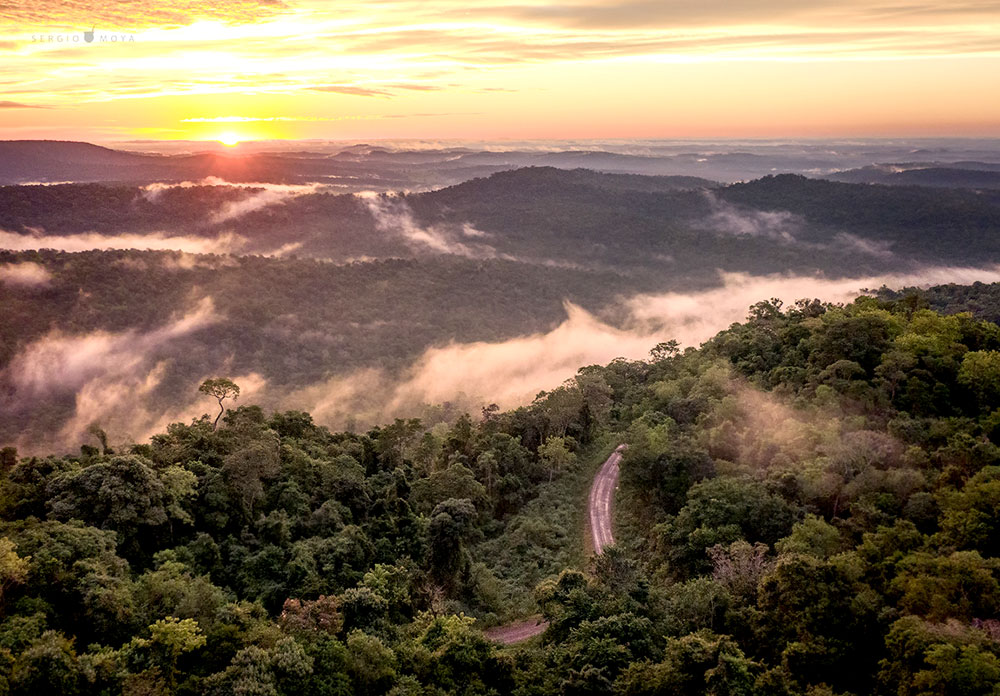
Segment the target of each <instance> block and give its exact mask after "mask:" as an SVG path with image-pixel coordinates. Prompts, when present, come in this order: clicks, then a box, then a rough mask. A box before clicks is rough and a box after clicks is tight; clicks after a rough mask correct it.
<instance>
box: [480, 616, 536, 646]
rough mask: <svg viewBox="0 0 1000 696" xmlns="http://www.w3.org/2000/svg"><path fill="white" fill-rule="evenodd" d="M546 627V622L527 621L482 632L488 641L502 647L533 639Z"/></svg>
mask: <svg viewBox="0 0 1000 696" xmlns="http://www.w3.org/2000/svg"><path fill="white" fill-rule="evenodd" d="M548 625H549V622H548V621H542V620H541V619H529V620H527V621H518V622H517V623H509V624H505V625H503V626H497V627H496V628H491V629H488V630H486V631H484V634H485V635H486V637H487V638H489V639H490V640H495V641H497V642H498V643H503V644H504V645H513V644H514V643H521V642H524V641H526V640H528V639H529V638H534V637H535V636H537V635H538V634H540V633H541V632H542V631H544V630H545V629H546V628H548Z"/></svg>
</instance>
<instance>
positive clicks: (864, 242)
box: [833, 232, 894, 259]
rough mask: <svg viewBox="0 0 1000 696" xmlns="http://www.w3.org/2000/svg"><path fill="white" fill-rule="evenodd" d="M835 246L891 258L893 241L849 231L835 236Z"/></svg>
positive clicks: (881, 257) (867, 254)
mask: <svg viewBox="0 0 1000 696" xmlns="http://www.w3.org/2000/svg"><path fill="white" fill-rule="evenodd" d="M833 246H835V247H836V246H839V247H841V248H843V249H847V250H848V251H851V252H855V253H859V254H864V255H865V256H873V257H875V258H877V259H891V258H893V256H894V254H893V253H892V242H885V241H881V240H877V239H865V238H864V237H859V236H857V235H855V234H850V233H849V232H840V233H838V234H836V235H834V237H833Z"/></svg>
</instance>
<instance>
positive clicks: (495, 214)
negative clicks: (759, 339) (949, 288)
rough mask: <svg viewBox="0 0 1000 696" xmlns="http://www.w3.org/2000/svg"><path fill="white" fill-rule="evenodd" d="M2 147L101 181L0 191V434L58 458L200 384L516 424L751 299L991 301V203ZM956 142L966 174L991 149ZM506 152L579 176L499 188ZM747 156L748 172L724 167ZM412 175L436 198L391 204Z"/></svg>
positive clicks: (157, 414)
mask: <svg viewBox="0 0 1000 696" xmlns="http://www.w3.org/2000/svg"><path fill="white" fill-rule="evenodd" d="M303 145H305V144H303ZM308 145H309V146H310V147H312V146H313V145H314V144H313V143H309V144H308ZM4 147H6V148H8V152H20V153H21V155H20V156H21V158H22V159H20V160H17V161H15V160H2V161H3V162H4V163H5V166H7V168H8V169H7V170H6V171H8V174H7V175H8V176H12V177H13V176H14V175H12V174H10V172H13V171H15V170H17V171H21V174H19V175H18V176H20V177H21V178H26V175H25V174H24V168H30V166H35V167H42V166H51V167H53V168H58V167H61V166H65V167H67V169H66V171H67V172H73V171H76V172H77V173H82V175H81V178H83V179H88V178H89V177H90V176H99V177H103V179H102V181H103V183H94V182H89V183H61V184H52V185H19V186H4V187H0V248H4V249H6V250H7V251H4V252H0V302H2V303H3V305H4V308H5V314H6V316H7V317H9V318H10V321H7V322H5V323H4V325H3V326H2V335H0V339H2V344H0V386H2V389H0V408H2V410H3V413H4V416H5V417H4V418H3V419H2V426H0V440H3V441H5V442H16V443H17V444H18V445H19V446H20V447H21V448H22V451H34V450H36V449H38V448H39V447H48V448H52V447H68V448H74V447H76V446H77V444H78V443H79V441H80V439H81V438H84V437H86V434H85V431H86V428H87V427H88V426H89V425H90V424H92V423H94V422H98V423H100V424H101V425H102V426H103V427H104V428H105V429H106V431H107V432H108V433H109V434H110V436H111V437H113V438H119V439H123V440H125V439H129V438H141V437H142V436H143V434H144V433H147V432H150V431H151V430H153V429H156V428H158V427H162V425H163V424H164V422H166V421H167V420H171V419H178V418H179V419H181V420H184V419H186V418H189V417H193V416H196V415H198V414H199V413H200V410H199V409H200V408H202V407H201V406H200V405H199V403H200V402H199V398H198V396H197V394H196V392H195V387H196V386H197V383H198V382H199V380H201V379H203V378H204V377H206V376H208V375H211V374H217V373H226V374H233V375H237V376H242V377H243V380H244V384H245V387H246V389H247V392H248V393H250V394H254V398H255V399H257V400H258V401H259V402H260V403H263V404H267V405H272V406H276V407H277V406H280V407H288V408H309V409H310V410H311V411H313V412H314V413H315V415H316V417H317V418H319V419H321V420H323V421H325V422H328V423H331V424H340V425H343V424H346V423H358V424H364V423H372V422H378V420H380V419H384V418H387V417H390V416H395V415H407V414H414V413H431V412H432V411H429V410H428V408H429V406H428V405H429V404H439V403H444V402H448V403H450V404H452V406H451V407H450V408H471V409H473V410H475V409H477V408H479V406H481V405H485V404H487V403H489V402H491V401H496V402H498V403H500V404H501V405H503V406H505V407H506V406H512V405H516V404H518V403H524V402H525V401H526V400H530V399H531V397H532V396H533V395H534V394H535V393H537V392H538V391H540V390H542V389H548V388H552V387H554V386H557V385H558V384H559V383H560V382H561V381H562V379H564V378H566V377H568V376H570V375H572V374H573V372H574V371H575V369H576V368H577V367H579V366H580V365H581V364H587V363H590V362H606V361H608V360H611V359H612V358H614V357H616V356H619V355H621V356H626V357H641V356H642V355H644V354H645V353H646V351H647V350H648V349H649V347H650V346H651V345H653V344H655V343H657V342H658V341H659V340H661V339H662V338H669V337H676V338H679V339H681V340H682V341H684V342H686V343H688V344H697V343H698V342H700V341H701V340H704V339H706V338H708V337H709V336H711V335H712V333H714V332H715V331H717V330H719V329H721V328H724V327H725V326H726V325H727V324H728V323H730V322H732V321H736V320H738V319H740V318H741V317H742V316H743V315H744V313H745V310H746V306H747V304H748V303H749V302H751V301H754V300H755V299H757V298H759V297H760V296H768V297H770V296H779V297H783V298H784V299H785V300H786V301H789V302H790V301H793V300H795V299H799V298H801V297H823V299H827V300H831V299H837V298H843V299H847V298H848V297H850V296H852V295H853V294H854V293H856V292H857V291H859V290H860V289H862V288H864V287H873V288H874V287H878V286H880V285H882V284H884V283H887V284H889V285H894V286H900V285H912V284H926V283H935V282H948V281H950V280H953V279H956V278H959V279H963V280H968V281H975V280H982V281H991V280H993V279H995V278H996V277H997V275H996V270H995V268H996V264H1000V242H998V239H997V235H996V230H997V229H1000V206H998V204H997V200H996V199H995V198H994V197H992V196H991V195H989V194H988V193H984V192H982V191H980V190H977V189H966V188H962V187H958V188H954V187H950V186H948V187H937V186H919V187H914V186H891V187H890V186H881V185H877V186H873V185H868V184H851V183H842V182H832V181H827V180H820V179H815V178H806V177H804V176H801V175H799V174H781V175H777V176H773V175H768V176H765V177H763V178H760V179H756V180H753V181H749V182H746V183H738V184H724V183H717V182H715V181H713V180H711V179H706V178H702V177H699V176H693V175H684V174H674V175H656V176H652V175H641V174H634V173H609V172H598V171H593V170H590V169H582V168H578V167H575V165H576V164H579V163H581V162H593V161H594V158H596V157H601V158H605V159H604V160H602V161H603V162H604V163H605V164H607V163H608V162H611V161H612V160H614V161H617V162H618V163H619V164H621V163H623V162H627V161H630V160H629V158H639V159H640V160H641V161H642V162H644V163H647V164H648V163H650V162H653V161H655V162H659V164H658V165H657V166H661V165H662V166H663V167H667V166H668V164H669V167H676V166H679V164H678V163H679V162H680V161H681V160H682V159H683V158H684V157H687V156H686V155H683V154H677V153H676V152H673V151H672V150H671V148H676V147H679V146H677V145H659V146H656V147H659V148H660V149H659V150H657V151H656V152H652V154H651V148H652V147H653V146H652V145H650V144H642V143H633V144H631V145H630V146H628V147H626V146H625V145H622V144H618V145H617V146H616V147H617V151H616V150H613V149H609V150H608V151H606V152H603V153H595V151H593V150H587V151H552V150H547V149H539V150H537V151H534V152H530V151H526V150H519V151H516V152H515V151H487V150H482V151H472V150H469V149H468V148H465V147H453V148H448V149H443V148H426V147H425V148H422V149H413V148H410V149H394V148H389V147H377V148H376V147H372V146H359V147H343V146H341V147H340V149H331V150H330V151H324V150H323V149H322V148H319V149H318V150H317V151H315V152H311V151H307V148H305V147H303V148H301V149H299V150H298V151H295V152H291V151H286V152H284V153H277V152H273V151H263V152H257V153H249V154H245V155H244V154H240V155H237V154H218V153H206V154H200V155H195V154H178V153H174V154H169V155H163V154H156V155H148V154H137V153H130V152H118V151H114V150H109V149H106V148H98V147H95V146H90V145H85V144H74V143H23V142H22V143H9V142H8V143H2V144H0V149H3V148H4ZM756 147H757V148H758V150H760V149H761V148H763V147H764V146H763V145H760V144H758V145H757V146H756ZM873 147H874V148H875V150H874V151H875V152H877V153H881V154H884V153H886V152H888V150H887V148H888V149H891V151H892V152H898V151H900V150H902V149H904V146H903V145H897V144H891V145H888V144H880V145H878V146H877V147H876V146H874V145H870V144H866V145H863V146H855V148H854V150H852V151H851V154H849V155H845V156H843V157H842V158H841V160H840V163H841V164H844V165H848V164H856V163H857V161H858V158H861V157H866V156H871V155H872V151H871V148H873ZM949 147H951V148H952V149H951V150H949V151H948V153H950V154H952V155H953V156H955V157H960V156H961V157H965V156H967V155H968V154H969V153H970V151H975V152H976V153H977V154H978V155H984V153H985V151H986V149H988V148H986V144H974V143H961V147H959V146H958V145H956V143H951V144H950V145H949ZM767 148H768V149H770V150H771V151H772V152H771V154H770V155H764V154H762V153H761V152H757V153H755V154H753V155H752V156H751V157H750V158H749V159H758V158H761V157H771V158H777V160H781V159H782V158H784V159H783V161H785V162H791V161H793V160H796V161H799V162H800V164H801V163H802V162H803V161H805V160H804V159H803V158H804V157H806V158H807V159H808V160H809V161H810V162H812V163H815V160H816V158H817V157H819V155H818V154H817V151H818V150H820V149H823V148H821V147H820V146H819V145H817V144H813V143H805V144H792V145H789V144H784V145H777V144H771V145H768V146H767ZM621 150H630V151H634V152H631V153H630V152H622V151H621ZM909 150H913V148H912V147H910V148H909ZM639 151H642V152H641V154H636V152H639ZM830 151H831V148H830V147H829V145H826V146H825V149H824V152H827V154H826V155H824V156H825V157H827V158H828V159H829V158H832V155H830V154H829V152H830ZM39 153H48V154H47V155H46V156H45V157H43V156H41V155H40V154H39ZM803 153H806V154H805V155H804V154H803ZM939 154H940V153H939ZM36 155H38V156H37V157H36ZM519 158H522V159H523V158H528V159H530V160H531V161H534V162H536V163H537V162H542V161H549V162H551V161H556V162H560V163H563V164H572V165H574V168H570V169H564V168H557V167H552V166H531V167H523V168H510V167H511V166H512V165H511V162H515V161H516V162H519V161H522V159H519ZM737 160H739V161H746V158H744V157H743V156H742V155H739V154H730V153H719V154H718V155H717V156H715V157H714V160H713V161H714V162H715V163H716V165H719V166H721V165H720V164H719V163H721V162H724V161H729V162H732V161H737ZM777 160H774V161H777ZM501 161H502V162H503V164H501ZM18 162H20V164H18ZM26 162H30V163H31V164H30V165H29V164H25V163H26ZM46 162H48V164H46ZM713 166H715V165H713ZM18 167H21V169H18ZM331 167H332V169H331ZM469 167H472V170H470V169H469ZM74 168H76V169H74ZM482 168H485V170H484V169H482ZM496 168H499V169H502V171H493V170H494V169H496ZM237 169H239V172H237ZM694 169H695V170H697V169H698V167H695V168H694ZM39 171H41V170H40V169H37V170H36V171H35V174H37V173H38V172H39ZM333 171H336V172H339V173H337V174H331V173H330V172H333ZM470 171H472V172H475V173H477V174H483V173H484V174H485V175H484V176H472V175H471V174H470ZM962 171H974V170H962ZM234 172H237V174H238V175H237V176H235V177H234V176H232V175H233V173H234ZM316 172H325V173H324V174H322V175H321V176H317V175H316ZM348 172H350V173H348ZM265 174H266V175H265ZM222 175H225V177H223V176H222ZM64 176H65V175H64ZM241 177H242V178H241ZM329 177H340V178H339V179H336V180H334V179H331V178H329ZM344 177H357V178H354V179H350V181H351V183H346V184H345V183H342V182H343V181H346V180H347V179H345V178H344ZM449 178H454V179H456V180H457V181H456V182H454V183H450V185H447V186H443V185H440V182H447V180H448V179H449ZM149 179H155V180H149ZM418 180H419V181H420V182H422V183H421V185H420V186H416V188H418V189H423V188H427V189H428V190H417V191H414V190H410V191H409V192H402V193H397V192H394V191H393V185H394V184H399V185H400V187H402V188H407V187H408V185H414V182H417V181H418ZM241 181H246V182H250V183H247V184H245V185H243V184H241V183H240V182H241ZM274 181H281V182H282V183H269V182H274ZM430 181H438V182H439V186H438V187H437V188H434V187H430V186H429V182H430ZM290 182H293V183H290ZM402 182H406V184H403V183H402ZM369 186H372V187H369ZM386 191H388V192H386ZM705 306H713V307H715V308H716V311H714V312H712V313H709V314H707V315H706V314H705V312H704V311H703V310H704V307H705ZM94 351H96V353H97V354H100V355H103V356H106V358H102V360H101V361H99V362H98V366H97V367H93V366H91V367H84V366H82V365H81V364H79V362H78V361H77V359H76V357H75V356H76V355H79V354H84V355H89V354H91V353H92V352H94ZM108 356H110V357H108ZM105 359H106V361H105ZM438 413H440V412H438ZM433 417H436V416H433Z"/></svg>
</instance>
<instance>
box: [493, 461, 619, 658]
mask: <svg viewBox="0 0 1000 696" xmlns="http://www.w3.org/2000/svg"><path fill="white" fill-rule="evenodd" d="M624 450H625V445H618V447H617V449H615V451H614V452H612V453H611V456H610V457H608V459H607V461H605V462H604V464H602V465H601V468H600V469H599V470H598V472H597V475H596V476H594V483H593V485H592V486H591V487H590V502H589V504H588V506H587V507H588V508H589V514H590V536H591V538H592V539H593V543H594V553H601V552H602V551H604V548H605V547H606V546H611V545H612V544H614V543H615V537H614V535H613V534H612V533H611V507H612V506H611V504H612V501H613V500H614V497H615V491H616V490H617V489H618V474H619V473H620V468H619V463H620V462H621V460H622V452H623V451H624ZM548 626H549V624H548V622H547V621H542V620H540V619H531V620H528V621H519V622H517V623H511V624H506V625H504V626H497V627H496V628H491V629H489V630H488V631H486V634H485V635H486V637H487V638H489V639H490V640H495V641H497V642H499V643H503V644H504V645H513V644H514V643H521V642H523V641H526V640H528V639H529V638H534V637H535V636H537V635H538V634H540V633H541V632H542V631H544V630H545V629H546V628H548Z"/></svg>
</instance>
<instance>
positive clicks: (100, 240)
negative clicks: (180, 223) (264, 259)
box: [0, 230, 246, 254]
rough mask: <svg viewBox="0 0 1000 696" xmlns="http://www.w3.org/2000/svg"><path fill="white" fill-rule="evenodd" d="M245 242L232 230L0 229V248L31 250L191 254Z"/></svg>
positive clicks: (225, 249) (231, 247)
mask: <svg viewBox="0 0 1000 696" xmlns="http://www.w3.org/2000/svg"><path fill="white" fill-rule="evenodd" d="M245 245H246V240H245V239H244V238H243V237H240V236H239V235H236V234H231V233H230V234H222V235H219V236H218V237H195V236H183V235H168V234H165V233H153V234H119V235H105V234H99V233H97V232H84V233H81V234H72V235H49V234H44V233H34V234H18V233H16V232H5V231H3V230H0V249H10V250H12V251H33V250H38V249H56V250H58V251H70V252H75V251H90V250H100V249H151V250H153V251H174V250H177V251H184V252H188V253H192V254H230V253H234V252H237V251H239V250H240V249H241V248H243V247H244V246H245Z"/></svg>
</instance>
